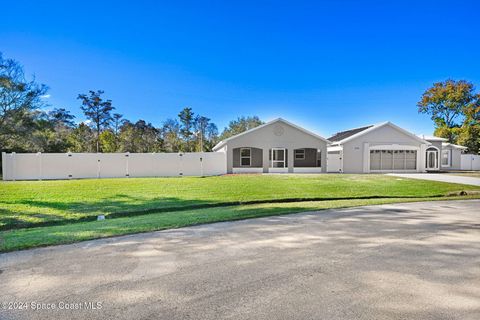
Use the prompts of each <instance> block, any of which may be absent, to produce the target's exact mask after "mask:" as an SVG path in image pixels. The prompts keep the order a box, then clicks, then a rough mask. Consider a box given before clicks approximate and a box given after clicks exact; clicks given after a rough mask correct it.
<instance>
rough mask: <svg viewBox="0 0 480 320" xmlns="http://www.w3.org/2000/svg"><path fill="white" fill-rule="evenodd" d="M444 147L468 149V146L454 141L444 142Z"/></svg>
mask: <svg viewBox="0 0 480 320" xmlns="http://www.w3.org/2000/svg"><path fill="white" fill-rule="evenodd" d="M442 147H444V148H446V147H452V148H455V149H460V150H466V149H468V148H467V147H464V146H460V145H458V144H453V143H442Z"/></svg>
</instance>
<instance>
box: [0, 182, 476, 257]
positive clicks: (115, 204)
mask: <svg viewBox="0 0 480 320" xmlns="http://www.w3.org/2000/svg"><path fill="white" fill-rule="evenodd" d="M463 191H467V192H468V194H469V195H468V196H458V195H459V194H464V193H465V192H463ZM470 198H480V187H474V186H466V185H459V184H449V183H443V182H434V181H426V180H416V179H403V178H398V177H392V176H386V175H346V174H342V175H339V174H328V175H238V176H235V175H228V176H219V177H207V178H199V177H184V178H142V179H99V180H97V179H95V180H70V181H68V180H64V181H19V182H0V251H12V250H19V249H27V248H32V247H38V246H45V245H53V244H63V243H72V242H77V241H82V240H88V239H95V238H103V237H110V236H115V235H122V234H129V233H137V232H147V231H154V230H163V229H169V228H178V227H183V226H189V225H196V224H201V223H210V222H219V221H229V220H238V219H247V218H254V217H263V216H271V215H279V214H287V213H293V212H302V211H312V210H321V209H328V208H342V207H351V206H359V205H371V204H383V203H397V202H409V201H425V200H446V199H470ZM100 214H103V215H106V217H107V220H105V221H94V220H95V219H96V216H97V215H100Z"/></svg>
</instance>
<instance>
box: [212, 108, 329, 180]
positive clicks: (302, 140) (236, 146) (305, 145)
mask: <svg viewBox="0 0 480 320" xmlns="http://www.w3.org/2000/svg"><path fill="white" fill-rule="evenodd" d="M328 144H329V141H328V140H327V139H325V138H322V137H321V136H319V135H317V134H315V133H312V132H310V131H307V130H305V129H303V128H301V127H299V126H297V125H295V124H293V123H290V122H288V121H286V120H284V119H281V118H278V119H275V120H273V121H270V122H268V123H265V124H263V125H260V126H258V127H256V128H253V129H250V130H248V131H245V132H243V133H240V134H238V135H236V136H233V137H230V138H228V139H225V140H223V141H220V142H219V143H218V144H217V145H216V146H215V147H214V148H213V151H216V152H225V154H226V161H227V173H268V172H273V173H281V172H285V173H286V172H290V173H293V172H302V173H305V172H312V173H314V172H326V171H327V163H326V160H327V145H328Z"/></svg>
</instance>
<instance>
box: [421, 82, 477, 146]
mask: <svg viewBox="0 0 480 320" xmlns="http://www.w3.org/2000/svg"><path fill="white" fill-rule="evenodd" d="M474 100H475V94H474V86H473V84H472V83H470V82H467V81H465V80H459V81H455V80H450V79H449V80H446V81H444V82H437V83H434V84H433V87H431V88H429V89H427V90H426V91H425V92H424V93H423V95H422V98H421V100H420V101H419V102H418V103H417V106H418V112H420V113H425V114H428V115H430V117H431V119H432V120H433V121H434V122H435V126H436V128H440V127H443V128H442V130H441V132H442V134H443V137H444V138H447V139H448V140H449V142H452V143H454V142H455V137H454V132H453V130H452V129H453V128H455V127H459V124H458V122H457V120H459V118H461V117H462V116H463V112H464V111H465V109H466V108H468V106H469V105H471V104H472V103H473V102H474Z"/></svg>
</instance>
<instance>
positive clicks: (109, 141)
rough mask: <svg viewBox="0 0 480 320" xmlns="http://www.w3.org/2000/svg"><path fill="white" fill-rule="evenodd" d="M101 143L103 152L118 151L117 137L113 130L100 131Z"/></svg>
mask: <svg viewBox="0 0 480 320" xmlns="http://www.w3.org/2000/svg"><path fill="white" fill-rule="evenodd" d="M100 144H101V145H102V151H103V152H116V151H117V150H118V146H117V137H116V136H115V134H114V133H113V132H112V131H111V130H104V131H102V133H100Z"/></svg>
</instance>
